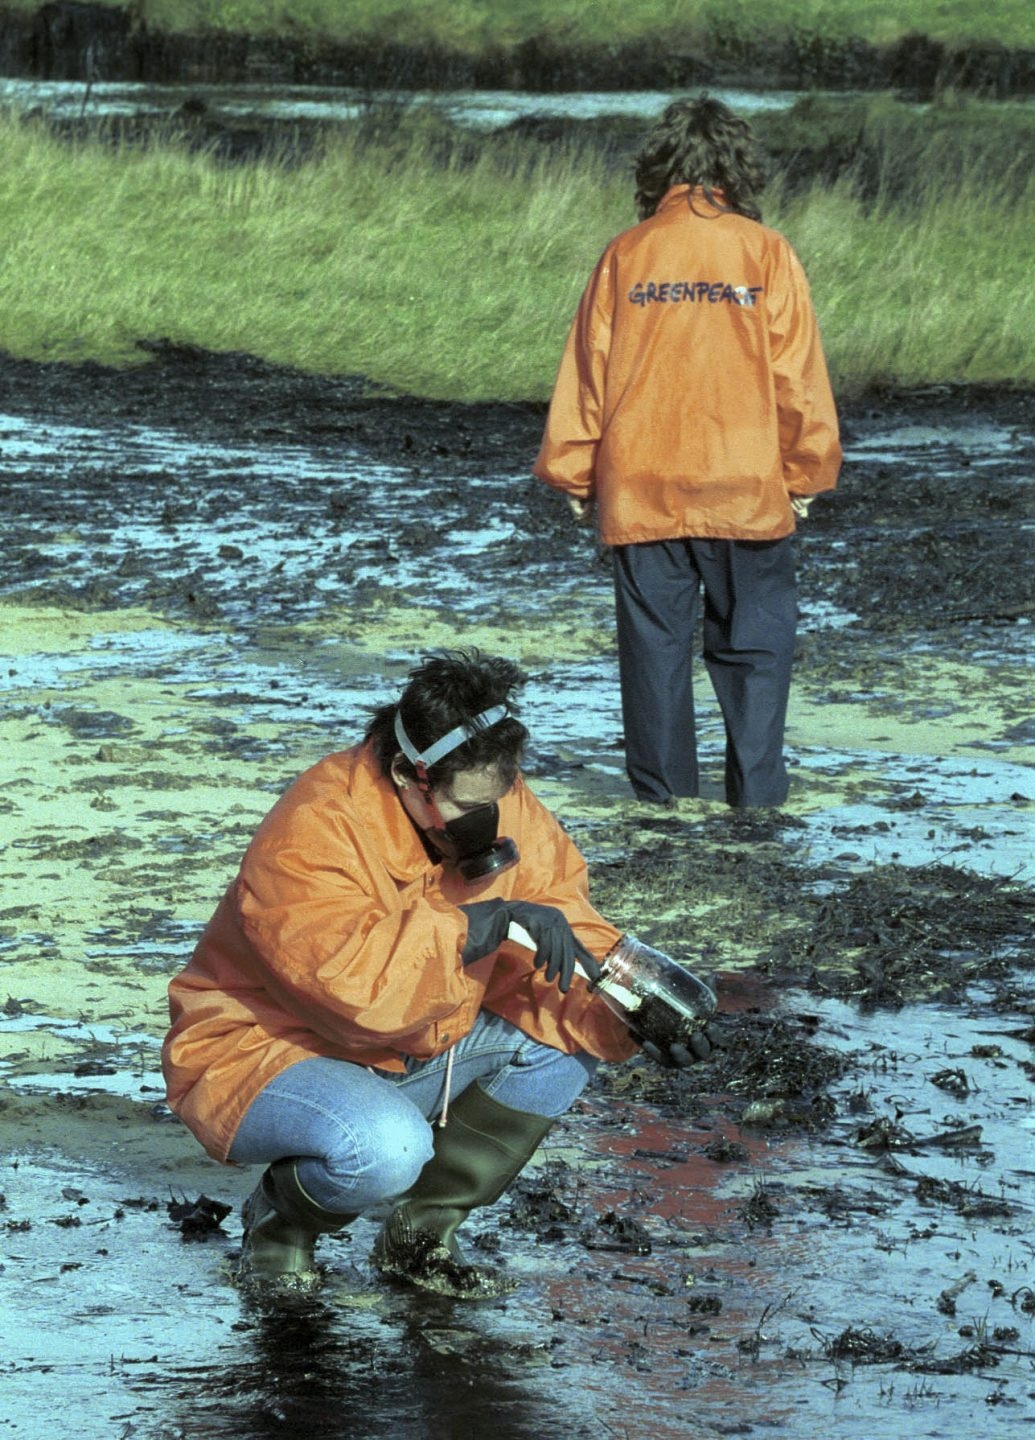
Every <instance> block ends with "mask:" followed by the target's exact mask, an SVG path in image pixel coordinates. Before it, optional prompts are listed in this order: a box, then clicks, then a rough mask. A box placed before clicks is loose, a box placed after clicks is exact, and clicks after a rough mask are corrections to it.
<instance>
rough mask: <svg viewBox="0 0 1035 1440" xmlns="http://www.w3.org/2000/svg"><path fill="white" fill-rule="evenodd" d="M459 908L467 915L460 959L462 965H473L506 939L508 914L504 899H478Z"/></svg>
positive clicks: (508, 922)
mask: <svg viewBox="0 0 1035 1440" xmlns="http://www.w3.org/2000/svg"><path fill="white" fill-rule="evenodd" d="M459 909H461V910H462V911H463V912H464V914H465V915H466V916H467V939H466V940H465V941H464V948H463V950H462V951H461V952H460V959H461V961H462V962H463V964H464V965H473V964H474V962H475V961H476V960H481V958H482V957H483V956H484V955H491V954H492V952H493V951H494V950H498V949H499V948H500V946H501V945H502V944H503V942H504V940H506V938H507V926H508V925H509V924H510V915H509V914H508V913H507V904H506V901H505V900H478V901H476V902H475V903H474V904H473V905H461V906H459Z"/></svg>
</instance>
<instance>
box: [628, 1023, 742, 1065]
mask: <svg viewBox="0 0 1035 1440" xmlns="http://www.w3.org/2000/svg"><path fill="white" fill-rule="evenodd" d="M633 1039H634V1040H635V1041H636V1043H637V1044H638V1045H639V1047H640V1049H641V1050H642V1051H643V1053H644V1055H649V1056H650V1058H651V1059H652V1060H654V1061H655V1062H656V1063H657V1064H658V1065H663V1066H664V1067H665V1069H666V1070H685V1069H686V1067H687V1066H688V1065H695V1064H696V1063H697V1061H698V1060H707V1059H708V1056H709V1055H710V1054H711V1053H712V1051H713V1050H715V1049H717V1048H719V1047H720V1046H721V1044H722V1040H721V1036H720V1034H719V1031H718V1029H717V1028H716V1027H715V1026H714V1025H705V1026H704V1027H703V1028H702V1029H700V1030H695V1031H694V1032H693V1034H692V1035H690V1036H689V1037H688V1039H687V1041H686V1043H685V1044H671V1045H656V1044H655V1043H654V1041H653V1040H641V1039H640V1037H639V1036H638V1035H637V1034H636V1033H635V1031H634V1032H633Z"/></svg>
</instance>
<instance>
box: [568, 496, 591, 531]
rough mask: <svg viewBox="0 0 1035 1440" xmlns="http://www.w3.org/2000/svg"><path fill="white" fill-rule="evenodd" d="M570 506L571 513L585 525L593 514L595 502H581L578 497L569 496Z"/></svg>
mask: <svg viewBox="0 0 1035 1440" xmlns="http://www.w3.org/2000/svg"><path fill="white" fill-rule="evenodd" d="M568 504H569V505H570V506H571V513H572V514H573V515H574V517H575V519H576V520H577V521H578V523H579V524H580V525H584V524H585V523H586V522H587V521H588V520H589V519H590V518H591V516H592V514H593V501H592V500H580V499H579V497H578V496H577V495H569V496H568Z"/></svg>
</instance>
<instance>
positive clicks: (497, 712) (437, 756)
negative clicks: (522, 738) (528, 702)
mask: <svg viewBox="0 0 1035 1440" xmlns="http://www.w3.org/2000/svg"><path fill="white" fill-rule="evenodd" d="M506 713H507V707H506V705H494V706H493V707H492V709H491V710H483V711H482V713H481V714H480V715H476V716H475V717H474V719H473V720H469V721H466V722H465V723H464V724H463V725H457V726H455V727H454V728H453V729H452V730H450V732H449V734H448V735H443V736H442V739H441V740H436V741H435V743H434V745H429V746H428V748H427V749H426V750H425V751H424V753H423V754H421V752H420V751H419V750H418V749H417V747H416V746H415V745H414V744H413V743H412V742H411V740H410V737H409V736H408V735H407V733H406V731H405V730H404V729H403V722H402V715H401V713H400V712H399V711H398V710H396V712H395V738H396V740H397V741H398V742H399V749H400V750H401V751H402V752H403V754H404V755H405V756H406V758H407V760H409V761H410V763H411V765H423V766H424V768H425V770H430V769H431V767H432V765H434V764H436V763H437V762H438V761H439V760H441V759H442V757H443V755H448V754H449V752H450V751H451V750H455V749H456V748H457V746H458V745H463V744H464V742H465V741H466V740H472V739H473V738H474V736H475V735H477V734H478V733H479V732H480V731H482V730H488V728H489V726H490V725H495V724H496V722H497V721H498V720H502V719H503V717H504V716H505V715H506Z"/></svg>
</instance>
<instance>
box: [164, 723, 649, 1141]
mask: <svg viewBox="0 0 1035 1440" xmlns="http://www.w3.org/2000/svg"><path fill="white" fill-rule="evenodd" d="M499 805H500V833H501V834H505V835H510V836H512V837H513V839H514V840H515V841H516V843H517V846H518V849H519V851H520V854H521V858H520V861H519V863H518V864H517V866H515V867H514V868H513V869H511V870H508V871H504V872H503V873H501V874H500V875H498V876H496V877H492V878H490V879H489V880H487V881H485V882H483V883H481V884H480V885H476V886H470V885H466V884H465V883H464V882H463V881H462V880H461V879H460V878H459V877H458V876H457V875H455V874H454V873H451V872H449V871H447V870H444V869H443V867H442V866H441V865H437V864H434V863H433V862H432V861H431V860H429V858H428V856H427V854H426V852H425V850H424V846H423V845H422V843H421V840H420V837H419V836H418V833H417V831H416V830H415V828H414V826H413V824H412V823H411V821H410V819H409V817H408V816H407V814H406V811H405V810H404V809H403V807H402V805H401V803H400V801H399V799H398V795H397V793H396V789H395V786H394V785H393V784H392V782H391V780H390V779H386V778H385V777H384V776H382V774H381V771H380V768H379V766H378V764H377V761H376V759H375V757H374V754H373V751H372V750H371V748H370V747H369V746H367V745H362V746H357V747H355V748H354V749H352V750H346V751H344V752H342V753H340V754H336V755H331V756H328V757H327V758H326V759H324V760H322V761H320V762H319V764H317V765H315V766H314V767H313V768H312V769H311V770H308V771H306V773H305V774H304V775H302V776H301V777H300V779H298V780H297V781H296V782H295V784H294V785H293V786H292V787H291V788H290V789H289V790H288V791H287V792H286V794H285V795H284V796H283V797H282V799H281V800H280V801H279V802H278V803H277V805H275V806H274V808H273V809H272V810H271V811H270V813H269V815H267V816H266V819H265V820H264V821H263V822H262V824H261V825H260V827H259V829H258V831H257V832H256V835H255V838H254V839H253V841H252V843H251V845H250V846H249V848H248V850H247V852H246V854H245V856H244V860H243V861H242V863H241V869H240V872H239V873H238V876H237V878H236V880H234V882H233V884H232V885H231V886H230V888H229V889H228V890H227V892H226V894H225V895H224V896H223V899H222V901H221V902H220V904H219V907H218V908H217V910H216V913H215V915H214V916H213V917H212V919H211V920H210V922H209V924H208V926H207V928H206V929H205V931H204V933H203V934H202V937H201V940H200V942H199V943H198V946H197V948H196V950H195V951H194V955H193V956H192V958H191V960H190V962H189V964H188V965H187V966H186V968H185V969H184V970H183V971H181V972H180V974H179V975H177V976H176V977H175V978H174V979H173V981H172V982H171V984H170V986H169V1002H170V1013H171V1017H172V1028H171V1030H170V1031H169V1034H168V1036H167V1038H166V1041H165V1046H164V1048H163V1054H162V1060H163V1069H164V1072H165V1079H166V1085H167V1089H168V1096H169V1104H170V1106H171V1107H172V1109H173V1110H174V1111H175V1112H176V1113H177V1114H178V1115H180V1116H181V1117H182V1119H183V1120H184V1121H185V1122H186V1124H187V1125H188V1126H189V1127H190V1129H191V1130H192V1131H193V1132H194V1134H195V1135H196V1136H197V1137H198V1139H199V1140H200V1141H201V1143H202V1144H203V1145H204V1146H205V1148H206V1150H208V1152H209V1153H210V1154H211V1155H213V1156H214V1157H215V1158H216V1159H217V1160H226V1158H227V1154H228V1152H229V1149H230V1146H231V1143H232V1141H233V1137H234V1134H235V1133H236V1130H237V1127H238V1125H239V1124H240V1122H241V1119H242V1117H243V1116H244V1113H245V1111H246V1110H247V1109H248V1106H249V1105H250V1104H251V1102H252V1101H253V1100H254V1099H255V1097H256V1095H258V1093H259V1092H260V1090H262V1089H263V1088H264V1087H265V1086H266V1085H267V1084H268V1083H269V1081H270V1080H272V1079H273V1077H274V1076H275V1075H277V1074H278V1073H279V1072H280V1071H281V1070H283V1069H285V1067H286V1066H288V1065H291V1064H293V1063H294V1062H295V1061H297V1060H305V1059H308V1058H310V1057H312V1056H314V1055H328V1056H333V1057H335V1058H337V1059H341V1060H351V1061H354V1062H355V1063H357V1064H360V1065H373V1066H377V1067H378V1068H380V1069H383V1070H394V1071H400V1070H402V1069H403V1068H404V1066H403V1057H404V1056H407V1055H412V1056H416V1057H418V1058H420V1059H425V1058H428V1057H430V1056H432V1055H437V1054H439V1052H440V1051H443V1050H446V1049H448V1047H449V1046H450V1045H452V1044H454V1043H455V1042H456V1041H457V1040H459V1039H460V1038H461V1037H462V1036H463V1035H465V1034H467V1032H468V1031H469V1030H470V1029H471V1027H472V1026H473V1024H474V1022H475V1019H476V1017H477V1015H478V1011H479V1010H480V1009H482V1008H485V1009H487V1010H491V1011H494V1012H495V1013H496V1014H498V1015H502V1016H503V1017H504V1018H505V1019H507V1020H509V1021H510V1022H511V1023H512V1024H514V1025H516V1026H518V1027H519V1028H520V1029H521V1030H523V1031H524V1032H525V1033H526V1034H527V1035H530V1036H532V1037H533V1038H534V1039H536V1040H540V1041H542V1042H543V1043H544V1044H547V1045H551V1046H553V1047H554V1048H556V1049H558V1050H561V1051H564V1052H565V1053H567V1054H571V1053H573V1052H575V1051H576V1050H586V1051H588V1052H589V1053H590V1054H591V1055H595V1056H597V1057H598V1058H599V1059H604V1060H622V1059H625V1058H627V1057H628V1056H629V1055H631V1054H633V1053H634V1052H635V1050H636V1046H635V1044H634V1043H633V1041H632V1040H630V1038H629V1036H628V1033H627V1031H626V1030H625V1027H624V1026H623V1025H622V1024H621V1023H620V1022H619V1021H618V1020H617V1019H616V1017H615V1016H614V1015H613V1014H612V1013H611V1011H610V1010H609V1009H608V1008H607V1007H606V1006H605V1005H604V1003H603V1001H602V1000H600V999H599V998H597V997H595V996H593V995H592V993H591V992H590V990H589V987H588V986H587V984H586V982H585V981H584V980H583V979H582V978H581V976H578V975H577V976H576V977H575V979H574V980H573V982H572V985H571V988H570V990H569V991H568V993H567V995H562V994H561V992H560V991H559V990H558V988H557V986H556V985H555V984H554V983H552V982H547V981H546V980H545V979H544V978H543V977H542V975H541V973H540V972H539V971H537V970H535V969H534V967H533V964H532V956H531V955H530V953H529V951H527V950H525V949H523V948H522V947H520V946H517V945H514V944H512V943H511V942H509V941H508V942H505V943H504V945H503V946H502V947H501V949H500V950H499V951H498V952H497V953H496V955H495V956H492V957H486V958H485V959H483V960H480V961H478V962H477V963H475V964H473V965H467V966H464V965H462V964H461V960H460V955H461V951H462V949H463V945H464V942H465V940H466V938H467V918H466V916H465V915H464V914H463V912H462V911H460V910H459V909H458V908H457V907H458V905H460V904H467V903H471V902H475V901H478V900H485V899H493V898H497V897H499V898H503V899H506V898H515V899H521V900H530V901H533V902H535V903H537V904H542V905H554V906H556V907H557V908H558V909H559V910H561V911H562V912H563V913H564V915H565V916H566V917H567V919H568V920H569V922H570V923H571V925H572V927H573V929H574V930H575V932H576V934H577V935H578V936H579V938H580V939H581V940H582V942H583V943H584V944H585V946H586V947H587V949H588V950H590V951H591V952H592V953H593V954H595V955H597V956H598V957H602V956H603V955H605V954H606V952H607V951H608V950H609V949H610V948H611V946H612V945H613V944H614V943H615V941H616V940H617V939H618V938H619V932H618V931H617V930H616V929H615V928H614V927H613V926H612V925H609V924H608V923H607V921H606V920H603V919H602V918H601V916H599V915H598V914H597V913H596V911H595V910H594V909H593V908H592V906H591V905H590V903H589V892H588V881H587V874H586V864H585V861H584V860H583V858H582V856H581V855H580V854H579V852H578V850H577V849H576V848H575V846H574V844H573V843H572V842H571V840H570V839H569V838H568V836H567V835H566V834H565V833H564V831H563V829H562V828H561V826H560V825H559V824H558V822H557V821H556V820H555V819H554V817H553V816H552V815H551V814H550V812H549V811H548V810H547V809H546V808H545V807H544V806H543V805H542V804H541V803H540V802H539V801H538V800H537V799H536V798H535V796H534V795H532V793H531V792H530V791H529V789H528V788H527V786H526V785H525V784H524V782H523V781H522V780H521V779H519V780H518V781H517V783H516V785H515V786H514V788H513V789H512V790H511V791H510V792H509V793H508V794H507V795H505V796H504V797H503V799H502V800H501V801H500V802H499Z"/></svg>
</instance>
